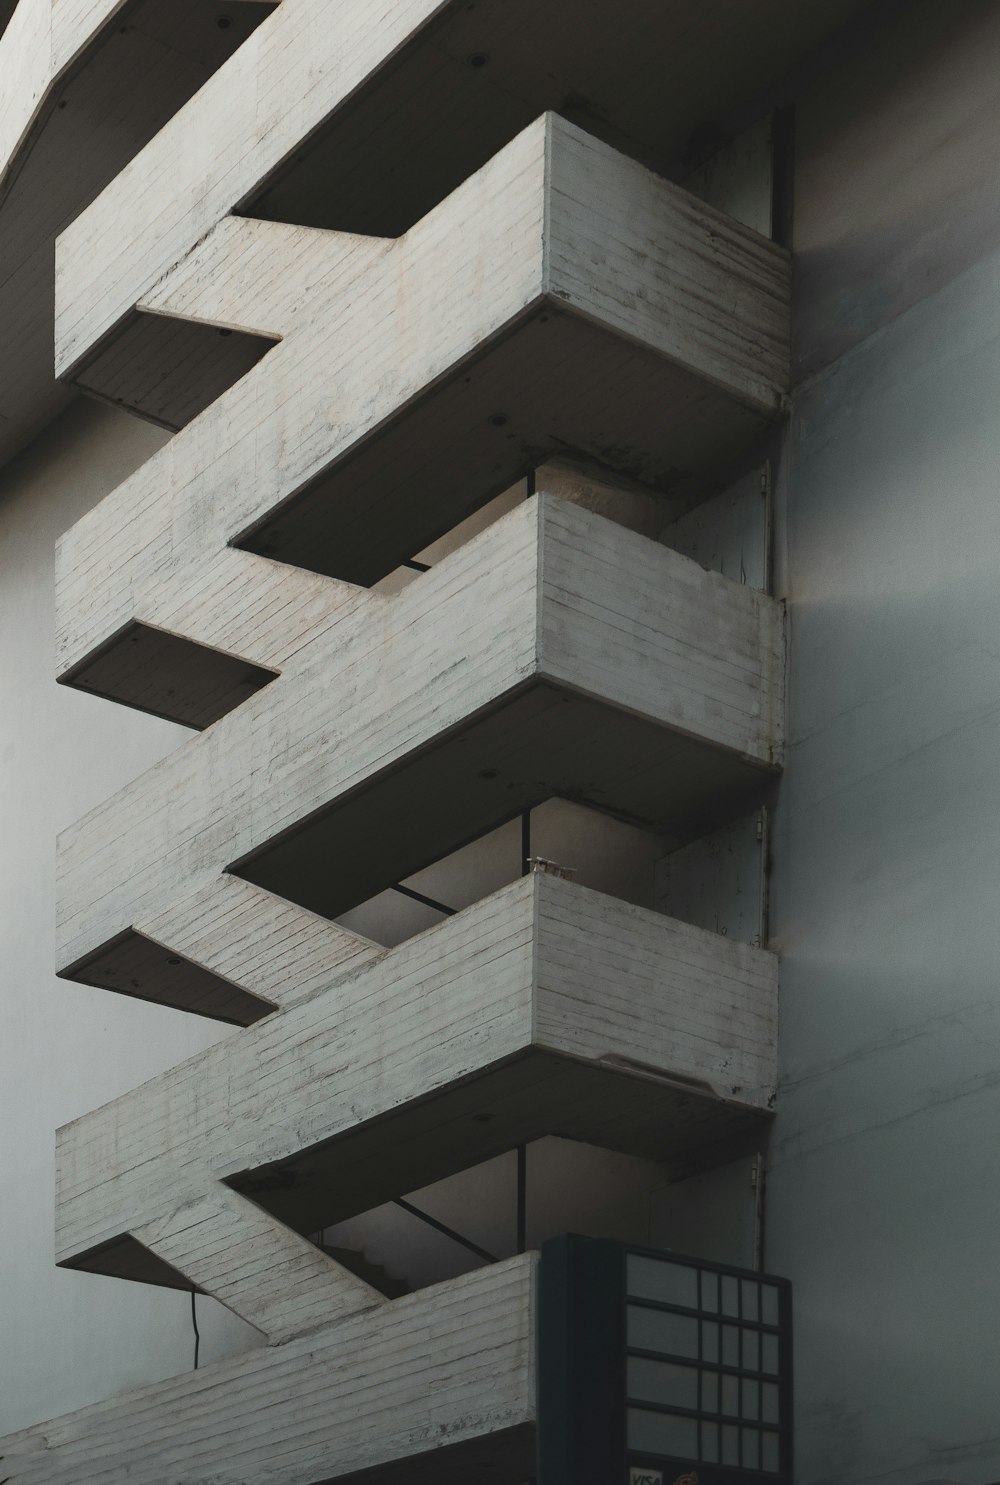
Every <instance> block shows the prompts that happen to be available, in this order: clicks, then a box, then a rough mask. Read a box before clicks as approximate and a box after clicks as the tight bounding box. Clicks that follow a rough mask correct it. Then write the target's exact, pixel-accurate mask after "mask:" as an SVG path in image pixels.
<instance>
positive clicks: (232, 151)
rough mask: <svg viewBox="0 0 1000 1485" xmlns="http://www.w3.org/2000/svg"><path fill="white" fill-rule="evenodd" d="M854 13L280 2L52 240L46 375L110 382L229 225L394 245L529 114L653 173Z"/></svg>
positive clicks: (511, 2) (625, 3)
mask: <svg viewBox="0 0 1000 1485" xmlns="http://www.w3.org/2000/svg"><path fill="white" fill-rule="evenodd" d="M860 9H861V0H812V3H810V4H808V5H803V4H801V3H799V0H767V3H764V4H759V5H747V4H746V3H743V0H701V3H697V4H696V3H693V0H672V3H670V4H659V5H650V4H648V3H646V0H622V3H619V4H618V5H617V6H616V7H615V8H614V12H613V14H612V12H610V11H609V10H607V9H606V8H604V7H600V6H596V5H586V6H580V5H579V4H575V3H572V0H549V3H546V4H545V5H538V4H537V3H534V0H479V3H477V4H475V5H471V6H470V5H465V6H461V5H442V4H440V3H439V0H393V3H391V4H383V5H380V6H377V7H376V6H372V5H371V4H370V0H349V3H348V0H343V3H341V4H339V5H338V6H337V13H336V16H335V17H334V16H331V14H330V8H329V5H328V4H327V0H283V3H282V5H281V6H280V8H279V9H278V11H277V12H276V13H275V14H274V15H273V16H271V17H270V18H269V19H268V20H267V21H266V23H265V24H264V25H263V26H262V27H261V28H260V30H259V32H258V34H257V35H256V36H255V37H254V38H253V40H252V42H251V44H250V45H249V46H248V47H246V48H244V49H242V50H241V51H240V52H239V53H238V54H237V55H236V56H235V57H234V58H233V59H232V61H231V63H230V64H229V65H228V66H227V67H226V68H225V69H223V72H222V73H221V74H220V75H219V77H217V78H216V79H213V80H212V82H210V83H209V84H208V85H207V86H206V88H205V89H203V91H202V93H201V94H200V95H199V97H198V98H197V99H196V100H195V101H194V102H193V103H192V105H191V106H190V107H189V108H188V109H186V110H185V111H184V113H183V114H182V115H180V116H179V117H178V118H176V119H175V120H174V121H173V122H172V123H171V124H170V125H169V126H168V127H167V128H166V129H164V130H163V132H162V133H161V134H160V135H159V136H158V137H157V139H156V140H155V141H153V142H152V144H151V145H150V146H149V147H148V148H147V149H146V150H145V151H144V152H143V155H142V156H141V157H140V159H139V160H137V161H136V162H135V164H134V166H133V167H132V168H131V169H129V170H128V171H125V172H124V173H123V174H122V175H121V177H120V178H119V179H118V180H117V181H116V182H115V183H114V184H113V186H111V187H110V188H109V189H108V191H107V192H106V193H105V194H104V195H103V196H102V197H101V198H100V200H99V201H97V202H96V203H95V204H94V206H93V207H91V209H90V210H88V211H87V212H86V213H85V214H84V215H83V216H82V217H81V218H80V219H79V221H77V222H76V223H75V224H74V225H73V226H72V227H71V228H70V229H69V231H68V232H67V233H66V234H65V236H64V238H63V240H62V243H61V245H60V249H59V271H60V275H61V277H62V280H63V284H64V289H65V297H64V300H63V304H64V310H63V311H61V312H60V316H59V328H58V343H59V367H60V374H61V375H63V376H67V377H70V378H71V379H73V380H75V381H77V382H78V383H79V384H80V385H83V386H90V387H97V388H101V387H102V386H105V385H107V384H108V382H109V381H111V380H112V379H113V378H112V376H111V372H110V369H109V367H108V366H106V365H105V359H106V352H107V351H108V349H109V345H111V344H113V342H114V341H115V340H116V339H118V338H119V337H120V336H125V338H126V339H128V338H129V337H130V333H131V328H132V327H131V325H130V317H131V316H132V314H133V312H134V309H135V307H136V305H137V304H139V303H140V302H141V301H142V300H143V299H144V298H145V297H146V296H147V295H148V293H149V291H150V289H151V288H152V286H153V285H154V284H156V283H157V282H158V281H159V279H160V278H161V277H162V276H163V274H164V273H165V272H166V271H167V270H168V269H169V268H170V267H171V265H173V264H174V263H176V262H177V261H178V260H179V259H181V258H182V257H183V256H184V255H185V254H186V253H188V252H189V251H190V250H191V248H192V247H193V246H194V244H195V243H197V242H199V241H200V240H201V239H202V238H203V237H204V236H205V235H206V233H208V232H209V231H210V230H211V229H212V228H213V227H214V226H215V225H216V224H217V223H218V222H219V221H221V220H222V219H223V218H224V217H226V216H227V215H229V214H230V213H232V212H233V211H234V210H239V211H241V212H247V211H249V213H250V214H252V215H260V216H265V217H269V218H272V219H279V220H283V221H290V222H296V223H299V224H311V225H316V226H321V227H327V228H333V229H338V230H344V231H351V232H361V233H370V234H377V235H382V234H384V235H387V236H398V235H399V234H401V233H403V232H404V231H406V230H407V229H408V228H410V227H411V226H412V225H413V223H414V222H416V221H417V220H419V219H420V218H421V217H422V216H424V215H425V214H426V213H427V212H428V211H430V210H431V209H432V208H433V207H434V206H435V205H436V204H437V202H439V201H440V200H442V199H443V198H444V197H445V196H446V195H447V194H448V193H449V192H450V191H452V190H454V189H455V187H456V186H457V185H458V184H459V182H460V181H462V180H464V179H466V178H467V177H468V176H469V175H470V174H472V173H473V172H474V171H475V170H477V169H478V168H479V167H480V166H482V165H483V163H484V162H485V161H486V160H488V159H489V158H491V157H492V156H493V155H494V154H495V153H496V152H497V151H498V150H500V149H501V148H503V147H504V145H505V144H506V143H507V142H508V141H509V140H510V139H512V138H513V137H514V136H515V135H516V134H517V133H518V131H519V130H520V129H522V128H524V127H525V126H526V125H527V124H528V123H530V122H531V120H532V119H534V118H537V116H538V115H539V114H541V113H542V112H544V111H546V110H553V111H558V112H560V113H562V114H563V115H564V116H566V117H568V118H570V119H571V120H573V121H575V122H577V123H579V124H581V125H582V126H583V127H584V128H586V129H587V130H588V131H589V132H591V133H593V134H599V135H602V137H604V138H605V139H606V140H607V141H608V142H610V143H612V144H614V145H615V146H616V147H618V148H621V149H623V150H625V151H626V152H627V153H629V154H630V155H633V156H634V157H635V158H638V159H641V160H643V161H644V162H646V163H648V164H651V165H653V166H654V167H655V168H657V169H659V170H663V171H666V172H668V173H669V171H670V170H671V168H673V169H675V170H676V169H677V167H678V164H679V158H680V157H681V156H682V154H683V152H684V146H685V144H686V143H687V140H688V136H689V135H690V134H691V132H692V131H693V130H694V129H695V128H696V127H697V126H699V125H703V124H704V123H705V122H706V121H707V120H716V121H717V120H725V117H726V114H727V112H729V111H730V110H745V109H746V108H747V105H748V104H750V103H751V101H752V100H753V99H754V98H755V97H757V96H758V95H761V94H763V93H764V91H765V90H766V89H767V88H768V87H769V86H770V85H772V84H773V83H774V82H776V81H777V79H779V78H780V77H781V75H782V74H783V73H784V72H785V71H786V69H787V68H788V67H789V66H790V65H791V64H792V63H793V62H794V61H795V60H796V58H797V57H799V56H800V55H801V54H802V53H803V52H805V51H807V50H808V49H809V48H811V47H814V46H816V45H817V44H818V43H819V42H820V41H822V40H823V39H824V38H825V37H827V36H829V35H830V34H831V33H832V32H833V31H834V30H835V29H836V28H837V27H838V26H840V25H841V24H842V23H843V22H844V21H845V20H847V19H848V18H849V17H850V16H852V15H853V14H854V13H855V12H857V11H858V10H860ZM283 93H284V95H285V97H286V100H287V101H286V102H285V103H284V105H281V104H278V105H276V103H275V99H276V98H281V97H282V96H283ZM206 139H210V140H211V141H212V149H211V151H209V152H203V151H201V150H199V149H196V148H195V149H193V148H191V142H192V141H197V140H206ZM92 358H93V359H92Z"/></svg>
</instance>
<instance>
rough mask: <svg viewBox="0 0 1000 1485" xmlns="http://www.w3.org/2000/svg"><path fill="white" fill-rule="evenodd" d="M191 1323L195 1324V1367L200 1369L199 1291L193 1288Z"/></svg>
mask: <svg viewBox="0 0 1000 1485" xmlns="http://www.w3.org/2000/svg"><path fill="white" fill-rule="evenodd" d="M191 1324H192V1325H193V1326H194V1369H195V1371H197V1370H198V1356H199V1353H200V1351H201V1331H200V1330H199V1329H198V1291H197V1290H196V1289H192V1290H191Z"/></svg>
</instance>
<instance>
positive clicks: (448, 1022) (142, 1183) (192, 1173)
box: [56, 873, 777, 1329]
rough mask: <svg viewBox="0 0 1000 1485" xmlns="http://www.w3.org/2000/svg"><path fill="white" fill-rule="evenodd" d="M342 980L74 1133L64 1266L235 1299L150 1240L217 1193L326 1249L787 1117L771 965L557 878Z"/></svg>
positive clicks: (502, 897)
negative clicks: (437, 1208) (582, 1163)
mask: <svg viewBox="0 0 1000 1485" xmlns="http://www.w3.org/2000/svg"><path fill="white" fill-rule="evenodd" d="M327 931H328V933H329V934H330V935H331V936H332V937H344V938H347V937H349V936H348V935H347V934H345V933H344V931H343V930H341V929H338V928H337V927H336V925H329V926H328V929H327ZM284 957H285V963H286V965H287V964H288V958H287V956H284ZM359 960H360V963H359ZM330 979H331V982H330V984H329V988H326V989H324V990H322V991H321V992H314V993H313V994H311V995H309V996H308V997H307V998H306V999H304V1000H303V999H299V1000H296V1001H295V1002H294V1003H293V1004H292V1005H289V1006H287V1007H285V1008H284V1009H283V1010H282V1011H281V1012H279V1013H277V1014H275V1015H272V1016H270V1017H268V1018H266V1019H264V1020H262V1021H261V1022H260V1024H259V1025H257V1026H255V1027H254V1029H253V1030H252V1031H246V1032H244V1033H242V1034H240V1035H238V1036H237V1037H236V1038H235V1040H226V1041H223V1042H221V1043H219V1044H218V1045H217V1046H215V1047H213V1048H211V1049H210V1050H209V1051H208V1052H206V1053H204V1054H202V1055H201V1056H200V1057H198V1058H196V1059H194V1060H193V1061H192V1062H190V1063H188V1064H187V1065H185V1066H184V1067H179V1068H177V1069H175V1070H174V1071H173V1072H171V1073H169V1074H167V1075H166V1076H165V1077H163V1078H161V1079H159V1080H157V1081H156V1082H155V1083H149V1084H146V1085H144V1086H143V1087H142V1088H139V1089H137V1090H136V1091H135V1093H134V1094H130V1095H127V1096H126V1097H125V1098H123V1099H120V1100H118V1101H117V1102H116V1103H114V1104H111V1105H109V1106H108V1107H107V1108H106V1109H102V1110H99V1111H97V1112H96V1113H94V1114H91V1115H88V1116H86V1117H85V1118H83V1119H81V1120H78V1121H76V1123H74V1124H72V1125H70V1126H68V1127H67V1128H65V1129H64V1130H63V1131H61V1134H60V1137H59V1153H58V1170H59V1180H58V1199H57V1216H56V1221H57V1255H58V1257H59V1260H60V1262H63V1263H66V1264H72V1265H74V1266H78V1267H87V1268H90V1269H94V1270H98V1271H102V1272H106V1273H116V1272H123V1273H125V1274H127V1275H128V1276H129V1277H138V1276H141V1275H142V1274H143V1255H142V1254H141V1252H136V1251H134V1244H128V1243H126V1242H124V1239H125V1237H126V1236H127V1235H129V1234H132V1235H136V1236H138V1237H139V1240H140V1241H141V1242H142V1243H143V1245H144V1246H145V1247H146V1248H148V1249H150V1250H151V1251H152V1252H153V1253H155V1254H157V1255H158V1256H159V1257H160V1258H163V1259H164V1260H165V1261H166V1260H168V1261H169V1262H170V1263H171V1265H172V1267H174V1268H176V1269H177V1270H179V1271H180V1273H181V1274H183V1275H185V1276H186V1277H187V1279H188V1280H189V1281H191V1282H197V1283H198V1284H199V1285H200V1287H202V1288H208V1289H210V1290H211V1292H216V1293H217V1294H218V1291H219V1285H218V1283H215V1284H214V1285H213V1283H212V1281H211V1280H210V1279H209V1280H206V1279H205V1278H204V1277H202V1275H201V1274H200V1273H199V1271H198V1264H197V1262H196V1261H195V1258H194V1256H193V1254H194V1252H195V1251H196V1249H197V1246H198V1244H197V1243H196V1242H194V1243H193V1242H192V1241H191V1240H190V1233H189V1235H188V1236H189V1247H188V1250H185V1249H184V1247H183V1245H180V1244H179V1243H178V1241H177V1239H176V1237H172V1238H171V1242H170V1247H169V1258H168V1251H167V1250H166V1249H165V1247H164V1238H163V1235H162V1233H160V1234H157V1231H156V1224H157V1223H164V1222H166V1223H168V1224H170V1223H172V1222H175V1221H176V1217H177V1212H178V1211H185V1210H187V1209H188V1208H189V1206H190V1205H191V1204H192V1203H193V1202H194V1201H195V1200H205V1201H207V1200H208V1197H209V1188H210V1186H211V1184H212V1179H214V1180H215V1181H219V1180H224V1181H229V1182H231V1183H234V1184H235V1185H236V1186H238V1188H239V1189H240V1190H242V1191H245V1192H249V1193H250V1194H252V1195H253V1197H254V1199H255V1201H256V1202H258V1203H260V1204H261V1205H264V1206H266V1207H267V1208H268V1209H269V1210H270V1211H271V1212H272V1213H273V1214H274V1215H276V1216H277V1217H279V1218H281V1220H283V1221H285V1222H287V1223H289V1224H290V1225H291V1226H293V1227H295V1228H296V1229H297V1230H299V1231H301V1232H313V1231H318V1230H320V1229H321V1228H324V1227H326V1226H328V1225H332V1224H333V1223H334V1222H337V1221H340V1220H342V1219H343V1218H345V1217H347V1216H352V1215H354V1214H355V1213H357V1212H362V1211H365V1210H368V1209H369V1208H371V1207H374V1206H378V1205H380V1204H381V1203H382V1202H384V1201H385V1200H387V1199H389V1198H391V1197H392V1196H394V1195H396V1194H397V1193H398V1192H399V1191H400V1190H404V1189H408V1188H411V1187H414V1186H423V1185H427V1184H429V1183H430V1182H432V1181H434V1180H436V1179H438V1178H440V1177H441V1176H442V1175H446V1174H448V1172H449V1170H450V1169H453V1168H458V1167H460V1166H467V1165H471V1164H473V1163H476V1162H479V1161H482V1160H484V1159H488V1158H489V1157H491V1156H493V1155H495V1154H498V1153H501V1152H503V1151H504V1150H508V1149H511V1148H513V1147H514V1146H515V1145H517V1144H519V1143H522V1142H524V1141H526V1140H530V1139H536V1138H539V1137H540V1136H542V1135H545V1134H553V1133H555V1134H560V1135H562V1136H563V1137H568V1138H576V1139H582V1140H585V1141H586V1142H587V1143H590V1144H602V1145H607V1146H611V1147H613V1148H618V1149H624V1150H628V1151H630V1152H632V1153H638V1154H644V1155H647V1156H649V1157H651V1158H655V1159H659V1160H662V1161H664V1162H665V1163H667V1164H669V1165H672V1166H674V1167H675V1168H676V1167H679V1168H681V1169H685V1168H690V1167H691V1166H692V1165H694V1166H697V1165H699V1164H702V1165H703V1164H705V1163H706V1161H707V1160H708V1159H709V1158H710V1155H711V1154H712V1153H714V1148H713V1147H715V1146H718V1145H720V1144H721V1143H722V1142H723V1141H724V1140H726V1139H727V1138H732V1137H734V1136H736V1135H738V1134H739V1133H740V1132H741V1131H745V1130H746V1129H748V1128H752V1127H753V1126H754V1124H755V1122H757V1121H759V1120H760V1119H761V1118H762V1117H766V1115H767V1111H768V1109H769V1108H770V1105H771V1103H772V1101H773V1096H774V1079H775V1042H776V1010H777V999H776V997H777V970H776V961H775V959H774V957H773V956H772V955H770V954H768V953H767V952H766V951H765V950H762V949H755V948H753V947H751V946H750V945H748V944H743V943H739V942H737V941H735V940H733V941H731V940H729V939H728V938H723V937H722V936H721V935H719V934H714V933H708V932H706V931H705V930H704V929H697V928H692V927H690V926H689V925H687V924H682V923H679V922H677V921H675V920H673V919H670V918H667V917H664V916H662V915H661V914H659V913H654V912H649V911H647V910H643V909H641V908H636V907H633V906H631V905H630V904H626V903H621V902H617V901H615V900H614V899H613V898H608V897H604V896H603V895H602V894H599V893H595V892H592V891H589V890H588V889H586V888H583V887H579V886H577V885H576V884H575V883H571V882H566V881H563V880H561V879H559V878H553V877H551V876H548V875H544V874H537V873H536V874H532V875H530V876H527V877H523V878H521V879H520V880H519V881H516V882H514V883H512V884H511V886H509V887H506V888H503V889H502V890H501V891H500V892H499V893H496V894H493V895H492V896H490V897H487V898H485V899H483V900H482V901H481V902H479V903H477V904H475V905H474V906H473V907H470V908H466V909H465V911H464V912H462V913H459V914H458V915H457V916H456V917H453V918H450V919H448V920H447V921H446V922H444V923H442V924H441V925H440V926H439V927H437V928H432V929H429V930H427V931H426V932H425V933H423V934H420V935H418V936H417V937H416V938H414V939H411V940H409V941H408V942H405V943H403V944H400V945H399V946H398V947H397V948H395V949H393V950H390V951H384V950H383V951H381V952H380V953H372V952H371V951H369V953H368V954H363V953H362V954H361V955H359V956H355V957H354V958H352V959H347V960H345V962H344V965H343V968H342V969H341V971H340V973H339V974H337V973H333V974H332V975H331V977H330ZM265 1069H266V1073H265V1071H264V1070H265ZM269 1125H270V1126H271V1127H270V1128H269ZM210 1178H211V1179H210ZM219 1199H221V1194H220V1198H219ZM123 1224H124V1225H123ZM192 1264H193V1265H194V1267H192ZM145 1276H147V1277H149V1278H151V1279H154V1280H155V1279H157V1278H158V1277H162V1279H163V1281H164V1282H171V1276H170V1275H167V1274H163V1275H160V1274H159V1272H158V1270H157V1268H156V1266H155V1265H154V1266H153V1267H152V1268H151V1269H150V1271H149V1272H148V1274H147V1275H145ZM174 1282H177V1281H176V1279H174ZM224 1282H225V1281H224ZM283 1282H284V1281H283V1280H278V1279H277V1278H276V1277H272V1284H271V1288H272V1290H275V1291H277V1290H280V1289H281V1288H282V1286H283ZM219 1297H222V1296H221V1294H220V1295H219ZM226 1302H227V1303H228V1304H231V1305H233V1304H234V1300H233V1298H232V1296H231V1295H229V1296H228V1297H227V1299H226ZM252 1302H253V1301H251V1303H252ZM237 1303H238V1302H237ZM240 1312H241V1313H242V1314H243V1316H244V1318H246V1319H253V1315H252V1314H251V1313H249V1312H248V1310H247V1309H246V1308H243V1309H241V1311H240ZM254 1323H258V1322H257V1321H255V1322H254ZM260 1328H262V1329H263V1328H264V1325H263V1324H262V1323H261V1327H260Z"/></svg>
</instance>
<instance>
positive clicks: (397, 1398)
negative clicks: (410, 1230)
mask: <svg viewBox="0 0 1000 1485" xmlns="http://www.w3.org/2000/svg"><path fill="white" fill-rule="evenodd" d="M536 1264H537V1260H536V1258H535V1257H534V1256H533V1255H526V1256H524V1257H520V1258H515V1259H511V1260H509V1261H508V1262H506V1263H501V1264H495V1265H493V1266H491V1267H490V1268H486V1269H480V1270H477V1271H476V1272H474V1273H471V1274H466V1275H464V1276H463V1277H462V1278H460V1279H454V1280H451V1281H450V1282H449V1283H446V1284H437V1285H435V1286H434V1287H433V1288H431V1289H424V1290H421V1291H420V1292H419V1293H417V1294H412V1295H408V1296H406V1297H404V1298H403V1299H399V1300H396V1301H395V1302H394V1303H393V1304H392V1305H391V1306H390V1305H385V1306H383V1307H382V1308H381V1309H379V1310H375V1311H367V1312H365V1313H362V1314H358V1315H355V1316H351V1317H349V1318H345V1319H342V1320H340V1321H339V1322H337V1323H335V1324H332V1325H329V1324H328V1325H322V1326H320V1327H318V1328H312V1329H310V1330H308V1331H307V1332H306V1333H304V1334H302V1335H301V1336H299V1337H297V1338H296V1339H294V1340H290V1341H287V1342H285V1343H284V1344H281V1345H278V1346H271V1347H268V1348H266V1349H263V1348H262V1349H258V1350H254V1351H251V1352H249V1353H247V1354H246V1355H243V1356H240V1357H238V1358H236V1359H235V1360H233V1361H228V1362H223V1363H222V1364H220V1365H216V1366H208V1367H205V1368H203V1369H202V1370H200V1371H196V1372H190V1373H188V1374H187V1375H186V1376H181V1377H175V1378H171V1379H170V1380H169V1381H165V1382H160V1383H158V1384H156V1385H154V1386H149V1387H144V1388H141V1389H139V1390H137V1391H133V1392H128V1393H125V1394H124V1395H123V1396H121V1397H116V1398H113V1399H111V1400H110V1401H109V1402H103V1403H98V1404H97V1405H95V1406H94V1407H90V1408H85V1409H83V1410H82V1411H81V1412H78V1413H71V1414H67V1415H66V1416H64V1417H61V1418H56V1419H53V1420H51V1421H50V1422H47V1423H44V1424H40V1425H39V1426H37V1427H35V1428H29V1429H26V1430H25V1431H24V1432H22V1433H18V1434H13V1435H11V1436H9V1437H8V1438H6V1439H4V1440H2V1441H0V1450H2V1453H3V1466H4V1469H5V1471H6V1473H7V1475H8V1476H9V1477H10V1480H11V1485H83V1482H84V1481H85V1482H86V1485H122V1482H123V1481H125V1480H128V1482H129V1485H209V1482H211V1485H303V1482H304V1481H310V1482H313V1481H314V1482H316V1485H319V1482H321V1481H322V1482H327V1481H331V1480H341V1479H342V1480H344V1481H345V1485H346V1482H348V1481H353V1480H355V1479H356V1478H358V1476H360V1475H362V1472H363V1478H364V1481H365V1485H400V1482H402V1481H404V1480H405V1482H406V1485H461V1482H464V1481H467V1480H469V1479H480V1478H486V1477H487V1476H488V1478H490V1479H491V1480H495V1481H496V1482H497V1485H515V1482H517V1481H519V1480H523V1479H526V1478H527V1477H528V1476H529V1475H530V1473H531V1470H532V1468H533V1464H534V1457H535V1453H534V1439H535V1417H536V1398H535V1394H536V1387H535V1318H534V1315H535V1274H536Z"/></svg>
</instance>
